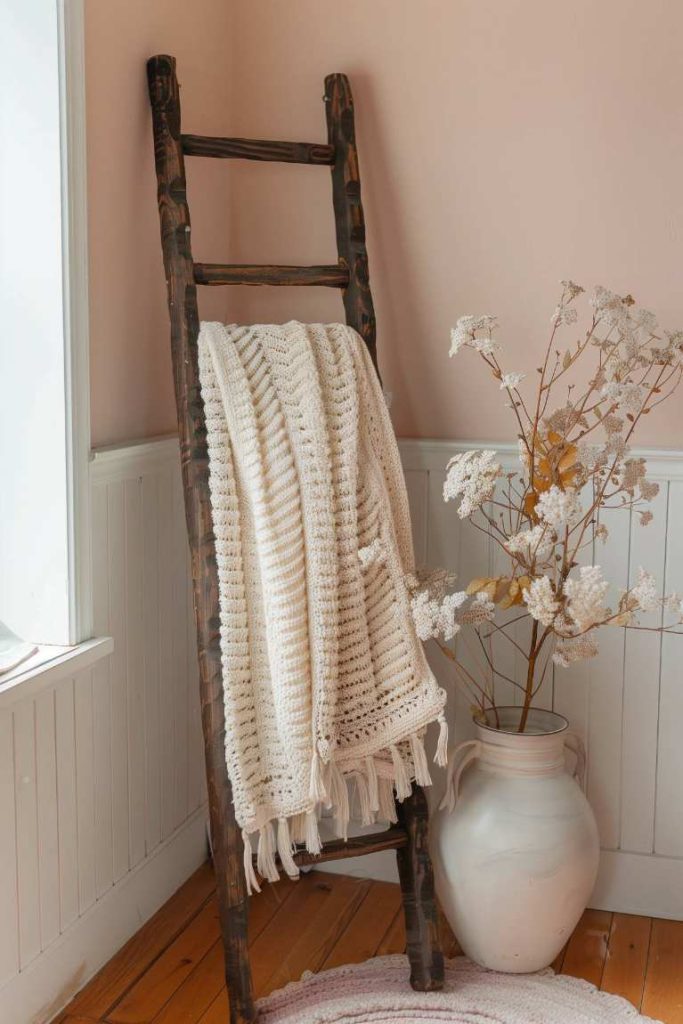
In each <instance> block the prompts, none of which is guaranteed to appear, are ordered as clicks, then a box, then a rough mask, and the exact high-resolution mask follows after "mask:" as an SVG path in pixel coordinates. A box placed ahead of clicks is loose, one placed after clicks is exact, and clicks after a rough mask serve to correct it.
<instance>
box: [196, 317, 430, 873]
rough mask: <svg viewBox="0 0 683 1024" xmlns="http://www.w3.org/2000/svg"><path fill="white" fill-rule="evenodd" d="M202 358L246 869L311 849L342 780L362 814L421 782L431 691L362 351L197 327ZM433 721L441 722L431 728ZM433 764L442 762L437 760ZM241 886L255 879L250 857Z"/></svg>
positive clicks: (399, 499) (343, 799)
mask: <svg viewBox="0 0 683 1024" xmlns="http://www.w3.org/2000/svg"><path fill="white" fill-rule="evenodd" d="M199 364H200V379H201V386H202V397H203V400H204V409H205V416H206V425H207V439H208V449H209V467H210V491H211V505H212V514H213V522H214V533H215V538H216V557H217V563H218V580H219V594H220V613H221V622H220V625H221V649H222V660H223V681H224V693H225V716H226V739H225V749H226V761H227V766H228V772H229V775H230V780H231V783H232V790H233V799H234V802H235V812H236V816H237V821H238V822H239V824H240V825H241V827H242V829H243V830H244V834H245V837H247V838H248V836H249V835H250V834H251V833H258V837H259V847H258V869H259V872H260V873H261V874H263V875H265V877H268V878H275V877H277V868H276V864H275V854H276V852H277V853H279V856H280V861H281V863H282V864H283V866H285V868H286V870H287V871H288V873H289V874H293V875H294V874H296V868H295V866H294V863H293V862H292V860H291V857H290V856H289V855H288V854H289V851H290V850H291V848H292V845H293V844H297V843H301V844H304V845H306V847H307V849H309V851H311V852H317V851H318V850H319V838H318V832H317V816H318V814H319V813H320V811H321V810H322V808H323V807H327V808H330V807H331V808H332V813H333V816H334V818H335V821H336V822H337V830H338V833H339V834H340V835H342V836H346V833H347V829H348V818H349V810H348V806H349V801H348V794H347V787H346V779H347V777H349V776H353V777H354V778H355V780H356V783H357V788H358V791H359V793H360V794H362V799H361V804H362V813H363V819H364V821H366V822H368V821H371V820H374V819H375V817H376V816H377V815H384V817H386V816H387V815H391V816H392V817H393V813H392V811H390V810H389V807H390V804H391V801H390V800H389V799H388V790H387V787H389V786H391V785H392V784H393V786H394V788H395V790H396V793H397V795H398V797H399V798H402V797H403V796H405V795H406V793H407V792H409V780H411V779H415V777H416V776H415V772H416V767H415V766H416V764H417V774H418V776H419V780H420V782H421V783H422V784H427V783H428V780H429V773H428V769H427V768H426V764H427V762H426V759H425V757H424V751H423V748H422V738H423V736H424V731H425V729H426V727H427V725H428V724H429V723H430V722H431V721H434V720H435V719H437V718H439V719H440V720H441V721H442V723H443V706H444V702H445V694H444V692H443V691H442V690H441V689H440V688H439V687H438V686H437V684H436V682H435V680H434V677H433V675H432V673H431V671H430V670H429V667H428V665H427V662H426V659H425V656H424V652H423V650H422V645H421V643H420V642H419V640H418V638H417V636H416V634H415V629H414V626H413V622H412V616H411V611H410V601H409V596H408V592H407V590H406V585H405V577H406V574H408V573H412V572H413V570H414V559H413V548H412V538H411V528H410V516H409V511H408V499H407V494H406V489H405V482H404V479H403V474H402V469H401V463H400V458H399V454H398V448H397V445H396V440H395V438H394V434H393V430H392V427H391V421H390V419H389V415H388V411H387V408H386V405H385V402H384V398H383V395H382V391H381V387H380V384H379V380H378V378H377V376H376V374H375V372H374V368H373V366H372V363H371V360H370V357H369V355H368V352H367V349H366V347H365V345H364V344H363V342H362V340H361V338H360V337H359V336H358V335H357V334H356V333H355V331H353V330H352V329H351V328H349V327H346V326H344V325H340V324H329V325H324V324H312V325H304V324H300V323H297V322H291V323H288V324H284V325H259V326H251V327H238V326H229V327H226V326H225V325H222V324H217V323H204V324H202V328H201V332H200V337H199ZM444 727H445V726H442V729H443V728H444ZM440 760H442V757H441V756H440ZM245 871H246V873H247V879H248V883H249V886H250V887H251V888H255V887H256V886H257V880H256V877H255V875H254V872H253V870H251V867H250V863H249V857H248V855H247V856H246V857H245Z"/></svg>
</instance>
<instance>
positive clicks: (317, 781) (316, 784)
mask: <svg viewBox="0 0 683 1024" xmlns="http://www.w3.org/2000/svg"><path fill="white" fill-rule="evenodd" d="M308 795H309V796H310V798H311V800H315V802H316V803H324V804H326V803H328V800H329V796H328V793H327V790H326V789H325V783H324V781H323V766H322V763H321V760H320V755H319V754H318V751H317V750H315V749H314V750H313V756H312V758H311V783H310V786H309V790H308Z"/></svg>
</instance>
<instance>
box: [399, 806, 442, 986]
mask: <svg viewBox="0 0 683 1024" xmlns="http://www.w3.org/2000/svg"><path fill="white" fill-rule="evenodd" d="M396 810H397V812H398V820H399V824H401V825H403V827H404V828H405V830H406V832H407V833H408V843H407V844H406V846H403V847H402V848H401V849H399V850H398V851H397V852H396V859H397V861H398V875H399V880H400V882H401V894H402V897H403V912H404V914H405V919H406V952H407V954H408V959H409V960H410V984H411V985H412V986H413V988H414V989H417V991H418V992H431V991H434V990H435V989H440V988H443V979H444V968H443V953H442V952H441V946H440V944H439V921H438V913H437V908H436V897H435V895H434V872H433V870H432V861H431V857H430V855H429V808H428V806H427V798H426V796H425V794H424V790H423V789H421V788H420V787H419V786H413V792H412V794H411V796H409V797H406V799H405V800H404V801H403V803H400V804H398V803H397V805H396Z"/></svg>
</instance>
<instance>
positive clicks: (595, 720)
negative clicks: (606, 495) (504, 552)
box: [400, 441, 683, 918]
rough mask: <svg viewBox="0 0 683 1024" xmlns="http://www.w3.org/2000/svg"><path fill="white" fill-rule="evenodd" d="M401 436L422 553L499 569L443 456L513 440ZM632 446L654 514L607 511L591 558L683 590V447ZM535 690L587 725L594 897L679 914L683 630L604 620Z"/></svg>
mask: <svg viewBox="0 0 683 1024" xmlns="http://www.w3.org/2000/svg"><path fill="white" fill-rule="evenodd" d="M400 447H401V454H402V459H403V465H404V469H405V472H406V480H407V484H408V491H409V495H410V502H411V509H412V516H413V532H414V539H415V547H416V555H417V559H418V561H419V562H422V563H423V564H425V565H429V566H445V567H446V568H448V569H450V570H452V571H454V572H455V573H457V574H458V576H459V577H460V579H461V580H462V581H463V583H465V582H467V581H468V580H469V579H471V578H472V577H473V576H485V575H488V574H494V573H495V572H496V558H497V553H496V552H495V551H494V550H493V543H492V542H491V543H490V542H489V541H488V538H487V537H486V536H484V535H483V534H481V533H480V532H479V531H477V530H476V529H475V528H473V527H472V526H471V525H470V524H469V523H467V522H465V523H461V522H460V520H459V519H458V517H457V515H456V513H455V508H454V506H453V505H452V504H445V503H444V501H443V498H442V488H443V482H444V477H445V467H446V464H447V462H448V459H449V458H450V457H451V456H452V455H453V454H454V453H455V452H456V451H461V450H463V448H471V447H489V448H496V449H497V450H498V452H499V453H500V454H501V458H502V461H503V463H504V465H505V467H506V468H509V469H513V468H516V466H517V464H516V448H514V449H513V448H512V447H511V446H509V445H495V444H491V443H489V444H487V445H469V444H467V445H461V444H455V443H452V442H448V441H402V442H401V443H400ZM637 454H638V455H644V456H646V457H647V460H648V467H649V469H648V473H649V476H650V477H651V478H652V479H654V480H657V481H658V483H659V484H660V493H659V495H658V497H657V498H656V500H655V501H654V503H653V505H652V506H651V507H652V510H653V512H654V516H655V518H654V520H653V521H652V522H651V523H650V525H649V526H646V527H641V526H640V525H639V524H638V523H637V522H636V517H635V516H634V517H633V519H631V517H630V515H629V513H628V512H626V513H624V512H612V513H611V514H609V515H605V517H604V519H603V521H604V522H605V524H606V525H607V526H608V528H609V530H610V540H609V542H608V544H607V545H606V546H605V547H604V548H602V547H600V549H599V550H597V551H596V557H595V561H596V562H598V563H599V564H601V565H602V566H603V568H604V570H605V574H606V576H607V577H608V578H609V579H610V580H612V581H614V582H615V583H616V584H617V585H619V586H625V585H626V581H627V580H629V579H634V578H635V574H636V572H637V569H638V566H640V565H642V566H644V567H646V568H648V569H650V570H651V571H653V572H654V573H655V574H656V576H657V580H658V581H659V582H660V583H661V585H662V591H663V592H664V591H666V592H670V591H672V590H677V591H678V592H683V529H682V524H683V453H680V452H666V451H642V452H638V453H637ZM650 620H651V622H650V623H649V624H654V623H655V622H656V617H653V616H651V617H650ZM643 621H644V622H645V621H646V620H645V619H643ZM502 643H503V642H502V641H499V645H500V644H502ZM465 653H466V652H465ZM497 653H498V654H499V655H500V656H501V657H505V658H506V659H507V660H506V662H505V664H506V674H507V675H509V676H511V677H512V678H516V679H518V680H519V678H520V676H519V672H520V668H521V666H520V664H519V663H517V664H516V663H515V658H514V654H515V652H514V649H512V653H513V656H512V657H510V654H509V652H508V653H507V654H506V652H505V650H504V648H503V647H502V646H499V647H498V649H497ZM517 657H518V659H519V658H520V656H519V655H518V656H517ZM430 660H431V663H432V666H433V667H434V669H435V671H436V672H437V674H438V676H439V679H440V680H441V682H442V684H443V685H444V686H445V687H446V688H447V689H448V692H449V698H450V699H449V709H450V727H451V736H452V738H453V739H455V740H456V741H457V740H461V739H463V738H467V737H468V736H469V735H470V734H471V728H472V727H471V722H470V720H469V715H468V712H467V704H468V701H467V700H466V699H465V698H464V697H463V696H462V695H460V694H458V693H456V692H455V690H454V687H453V683H452V673H451V672H450V671H449V668H448V663H447V662H446V660H445V659H444V658H443V657H432V658H430ZM542 693H543V698H544V700H543V703H544V704H545V706H547V707H552V708H553V709H554V710H556V711H559V712H560V713H561V714H563V715H565V716H566V717H567V718H568V719H569V720H570V723H571V725H572V727H573V728H574V729H576V730H577V731H578V732H579V733H580V734H581V735H582V737H583V739H584V742H585V744H586V748H587V752H588V784H587V791H588V798H589V800H590V803H591V805H592V807H593V809H594V811H595V814H596V817H597V819H598V826H599V829H600V837H601V845H602V848H603V856H602V860H601V869H600V876H599V879H598V884H597V886H596V890H595V893H594V895H593V899H592V906H595V907H598V908H603V909H609V910H620V911H624V912H629V913H641V914H653V915H657V916H661V917H674V918H683V742H682V733H683V637H676V636H664V637H662V636H660V635H659V634H656V633H646V632H645V633H644V632H635V631H625V630H619V629H614V630H603V633H602V637H601V640H600V654H599V655H598V657H597V658H595V659H593V660H590V661H586V662H583V663H580V664H578V665H576V666H574V667H572V668H571V669H567V670H563V669H560V668H556V669H555V670H554V672H552V674H549V677H548V679H547V681H546V682H545V683H544V685H543V691H542ZM498 696H499V699H501V700H504V701H506V702H509V703H516V702H517V700H518V696H519V692H518V691H517V690H516V689H515V688H514V687H513V686H512V685H511V684H509V683H505V682H503V685H502V687H500V686H499V687H498Z"/></svg>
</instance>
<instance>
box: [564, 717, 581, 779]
mask: <svg viewBox="0 0 683 1024" xmlns="http://www.w3.org/2000/svg"><path fill="white" fill-rule="evenodd" d="M564 745H565V747H567V749H568V750H571V752H572V754H573V755H574V757H575V758H576V764H575V765H574V773H573V774H574V778H575V779H576V781H577V782H578V784H579V786H580V787H581V789H583V790H585V789H586V748H585V746H584V743H583V740H582V739H581V737H580V736H579V734H578V733H577V732H574V731H573V730H571V729H570V730H569V731H568V732H566V733H565V734H564Z"/></svg>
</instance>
